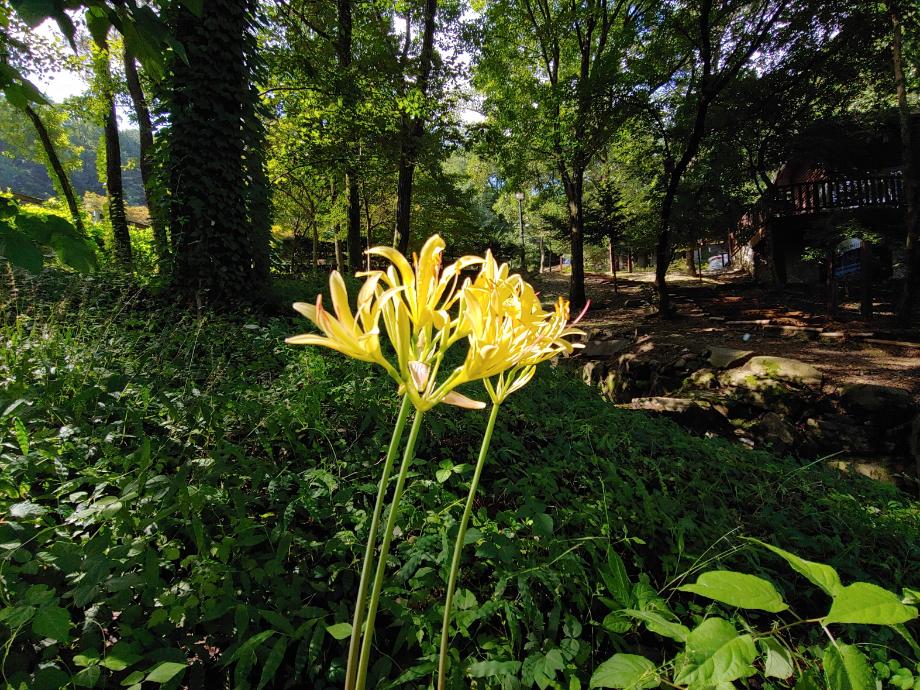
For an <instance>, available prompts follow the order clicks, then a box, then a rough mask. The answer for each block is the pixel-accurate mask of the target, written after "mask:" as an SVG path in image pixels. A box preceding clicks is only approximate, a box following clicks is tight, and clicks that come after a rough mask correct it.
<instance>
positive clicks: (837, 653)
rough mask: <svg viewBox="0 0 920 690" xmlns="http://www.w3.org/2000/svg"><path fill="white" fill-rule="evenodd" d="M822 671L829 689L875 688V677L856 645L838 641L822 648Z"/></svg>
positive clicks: (869, 689) (856, 689)
mask: <svg viewBox="0 0 920 690" xmlns="http://www.w3.org/2000/svg"><path fill="white" fill-rule="evenodd" d="M824 673H825V675H826V676H827V687H828V689H829V690H875V677H874V675H873V674H872V669H870V668H869V662H868V661H867V660H866V657H865V656H864V655H863V653H862V652H860V651H859V650H858V649H857V648H856V647H854V646H852V645H848V644H843V643H841V642H838V643H837V644H836V645H834V644H832V645H830V646H828V648H827V649H826V650H824Z"/></svg>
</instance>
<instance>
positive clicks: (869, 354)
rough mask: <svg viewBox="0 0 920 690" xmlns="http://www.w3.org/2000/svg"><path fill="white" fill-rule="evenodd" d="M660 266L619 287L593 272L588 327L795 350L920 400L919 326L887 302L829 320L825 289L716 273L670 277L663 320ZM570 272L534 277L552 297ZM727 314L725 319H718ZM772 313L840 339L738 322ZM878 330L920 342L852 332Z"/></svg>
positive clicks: (837, 375) (767, 350) (686, 342)
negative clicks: (874, 313) (895, 315)
mask: <svg viewBox="0 0 920 690" xmlns="http://www.w3.org/2000/svg"><path fill="white" fill-rule="evenodd" d="M653 278H654V274H652V273H627V274H620V275H619V276H618V280H617V289H616V291H615V290H614V284H613V280H612V278H611V277H610V276H607V275H604V274H588V276H587V278H586V283H587V291H588V297H589V298H590V299H591V301H592V303H591V308H590V309H589V310H588V313H587V314H586V315H585V318H584V319H583V322H582V323H583V325H584V326H585V327H587V328H602V329H605V330H609V331H611V332H612V333H613V334H614V335H615V337H624V338H627V337H628V338H634V337H637V336H642V335H651V336H653V337H654V338H655V339H656V340H659V341H661V340H666V341H668V342H672V343H674V344H678V345H683V346H685V347H688V348H690V349H692V350H694V351H697V350H702V349H704V348H705V347H706V346H719V347H730V348H741V349H745V350H753V351H754V352H755V353H757V354H764V355H778V356H783V357H792V358H795V359H799V360H802V361H804V362H808V363H809V364H812V365H813V366H815V367H817V368H818V369H820V370H821V372H822V373H823V374H825V376H826V377H827V381H828V382H829V384H830V385H837V386H842V385H846V384H849V383H876V384H882V385H889V386H897V387H900V388H904V389H906V390H909V391H910V392H911V394H912V395H913V396H914V398H915V399H917V400H920V338H918V337H917V334H916V333H911V332H905V331H894V330H892V329H891V327H890V324H889V318H888V314H887V313H886V310H885V306H886V305H884V304H879V305H878V306H879V308H880V309H879V310H880V311H881V315H880V318H878V319H876V320H875V321H873V322H868V323H867V322H864V321H860V320H858V319H857V318H856V317H855V314H854V312H855V309H856V308H857V305H855V304H854V303H852V302H850V303H844V304H842V305H841V307H842V309H841V312H842V314H841V316H839V317H838V318H836V319H828V318H827V317H826V316H825V315H824V314H823V313H821V312H822V311H823V305H822V304H821V302H820V299H821V295H820V294H815V295H809V294H807V293H805V292H802V291H798V292H786V293H778V292H775V291H768V290H765V289H763V288H759V287H757V286H756V285H754V284H753V283H752V282H751V281H750V280H748V279H747V278H746V277H745V276H742V275H740V274H732V273H726V274H721V275H719V274H713V275H709V276H704V277H703V279H702V280H700V279H698V278H693V277H689V276H681V275H674V276H669V281H670V282H671V285H672V288H673V292H674V295H675V307H676V309H677V312H678V313H677V316H676V318H674V319H671V320H662V319H660V318H659V317H658V316H657V314H656V313H655V312H654V307H653V306H652V305H653V303H654V286H653V285H652V280H653ZM568 281H569V276H568V275H564V274H560V273H544V274H542V275H535V276H532V282H533V283H534V284H535V285H537V286H539V289H540V290H541V291H542V292H543V294H544V295H545V296H546V297H550V296H555V295H557V294H562V295H565V294H567V293H568ZM713 317H715V318H722V319H724V321H717V320H714V318H713ZM760 319H770V320H771V322H772V323H775V324H781V325H788V326H807V327H816V328H824V329H825V330H827V331H831V332H834V333H837V334H839V337H837V338H835V339H829V338H825V337H819V336H818V334H817V333H796V334H793V335H790V334H782V333H780V332H778V331H772V332H771V331H768V330H763V329H762V328H761V327H759V326H757V325H754V324H737V325H733V324H730V323H727V322H730V321H755V320H760ZM866 332H872V333H873V334H874V335H876V336H877V337H878V338H879V339H897V340H901V341H913V342H917V343H918V346H917V347H897V346H890V345H881V344H876V343H869V342H865V341H862V340H855V339H852V336H853V335H855V334H857V333H863V334H864V333H866Z"/></svg>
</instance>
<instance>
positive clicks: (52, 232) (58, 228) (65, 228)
mask: <svg viewBox="0 0 920 690" xmlns="http://www.w3.org/2000/svg"><path fill="white" fill-rule="evenodd" d="M16 228H17V229H18V230H19V231H20V232H22V233H23V234H25V235H27V236H28V237H29V239H31V240H32V241H33V242H37V243H38V244H49V243H50V242H51V241H52V238H54V237H55V236H61V237H72V238H74V239H80V233H78V232H77V229H76V228H75V227H74V226H73V223H71V222H70V221H69V220H67V219H66V218H62V217H61V216H56V215H54V214H53V213H30V212H22V213H20V214H19V215H18V216H16Z"/></svg>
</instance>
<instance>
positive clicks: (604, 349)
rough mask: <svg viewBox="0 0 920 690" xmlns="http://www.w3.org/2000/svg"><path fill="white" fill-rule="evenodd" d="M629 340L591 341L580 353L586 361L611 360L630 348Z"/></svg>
mask: <svg viewBox="0 0 920 690" xmlns="http://www.w3.org/2000/svg"><path fill="white" fill-rule="evenodd" d="M629 345H630V343H629V341H628V340H589V341H588V342H587V343H585V346H584V348H582V349H581V351H580V352H579V356H580V357H582V358H584V359H611V358H613V357H616V356H617V355H618V354H620V353H621V352H623V351H624V350H626V349H627V348H628V347H629Z"/></svg>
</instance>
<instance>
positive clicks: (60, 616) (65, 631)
mask: <svg viewBox="0 0 920 690" xmlns="http://www.w3.org/2000/svg"><path fill="white" fill-rule="evenodd" d="M70 625H71V623H70V614H69V613H68V612H67V609H62V608H61V607H60V606H43V607H42V608H40V609H39V610H38V613H36V614H35V618H34V619H32V632H33V633H34V634H35V636H36V637H41V638H45V637H47V638H50V639H52V640H56V641H57V642H63V643H64V644H68V643H69V642H70Z"/></svg>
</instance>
